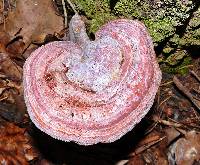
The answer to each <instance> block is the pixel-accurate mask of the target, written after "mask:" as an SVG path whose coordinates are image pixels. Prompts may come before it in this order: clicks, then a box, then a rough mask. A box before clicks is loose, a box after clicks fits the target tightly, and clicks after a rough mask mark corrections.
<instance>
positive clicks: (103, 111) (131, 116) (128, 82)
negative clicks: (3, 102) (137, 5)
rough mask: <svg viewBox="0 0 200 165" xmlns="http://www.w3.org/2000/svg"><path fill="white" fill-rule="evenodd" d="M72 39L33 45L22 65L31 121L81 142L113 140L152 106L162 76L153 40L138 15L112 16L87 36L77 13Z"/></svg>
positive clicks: (51, 132) (71, 28)
mask: <svg viewBox="0 0 200 165" xmlns="http://www.w3.org/2000/svg"><path fill="white" fill-rule="evenodd" d="M69 31H70V41H56V42H51V43H49V44H46V45H44V46H42V47H40V48H38V49H37V50H35V51H34V52H33V53H32V54H31V55H30V56H29V57H28V59H27V60H26V62H25V64H24V68H23V76H24V78H23V84H24V97H25V102H26V105H27V110H28V113H29V115H30V118H31V120H32V121H33V123H34V124H35V125H36V126H37V127H38V128H39V129H40V130H42V131H44V132H45V133H47V134H48V135H50V136H52V137H54V138H56V139H59V140H63V141H74V142H76V143H78V144H80V145H92V144H96V143H99V142H101V143H110V142H113V141H115V140H117V139H119V138H120V137H122V136H123V135H124V134H126V133H127V132H129V131H130V130H132V129H133V127H134V126H135V125H136V124H137V123H139V122H140V120H141V119H142V118H143V117H144V116H145V115H146V113H147V112H148V111H149V109H150V108H151V106H152V104H153V102H154V98H155V95H156V92H157V89H158V87H159V84H160V81H161V71H160V69H159V66H158V63H157V61H156V57H155V52H154V48H153V43H152V40H151V38H150V36H149V34H148V32H147V29H146V28H145V26H144V25H143V24H142V23H141V22H139V21H133V20H128V19H118V20H114V21H110V22H108V23H107V24H105V25H104V26H102V27H101V28H100V30H99V31H98V32H97V33H96V36H95V37H96V38H95V40H94V41H90V39H89V37H88V36H87V33H86V30H85V25H84V22H83V21H82V20H81V17H80V16H79V15H78V14H75V15H74V16H73V17H72V19H71V21H70V25H69Z"/></svg>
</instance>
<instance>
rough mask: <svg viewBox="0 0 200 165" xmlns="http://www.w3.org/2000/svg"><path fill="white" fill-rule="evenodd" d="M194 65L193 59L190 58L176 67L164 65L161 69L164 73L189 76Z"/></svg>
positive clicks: (185, 58)
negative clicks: (190, 67) (191, 66)
mask: <svg viewBox="0 0 200 165" xmlns="http://www.w3.org/2000/svg"><path fill="white" fill-rule="evenodd" d="M191 63H192V58H191V57H190V56H187V57H184V59H182V61H181V62H180V63H179V64H177V65H175V66H171V65H168V64H166V63H165V64H162V65H161V69H162V71H163V72H166V73H173V74H177V73H178V74H182V75H184V74H187V73H188V71H189V66H190V64H191Z"/></svg>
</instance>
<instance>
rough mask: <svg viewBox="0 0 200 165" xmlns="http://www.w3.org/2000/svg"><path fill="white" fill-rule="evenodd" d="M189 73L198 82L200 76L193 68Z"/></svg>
mask: <svg viewBox="0 0 200 165" xmlns="http://www.w3.org/2000/svg"><path fill="white" fill-rule="evenodd" d="M190 73H191V74H192V75H193V76H194V77H195V78H196V79H197V80H198V81H199V82H200V77H199V76H198V75H197V74H196V73H195V72H194V71H193V70H191V71H190Z"/></svg>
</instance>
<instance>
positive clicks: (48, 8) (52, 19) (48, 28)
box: [6, 0, 63, 45]
mask: <svg viewBox="0 0 200 165" xmlns="http://www.w3.org/2000/svg"><path fill="white" fill-rule="evenodd" d="M16 3H17V4H16V9H15V10H13V11H11V12H9V14H8V19H7V22H6V31H7V32H8V33H9V35H10V36H11V37H13V38H14V37H16V36H15V34H16V33H17V32H18V33H19V34H18V36H22V37H23V42H24V43H25V45H29V44H30V43H31V42H32V41H37V40H38V39H40V38H41V36H43V34H45V35H46V34H54V32H59V31H60V30H62V29H63V18H62V17H60V16H58V15H56V13H55V11H54V8H53V5H52V1H51V0H18V1H16Z"/></svg>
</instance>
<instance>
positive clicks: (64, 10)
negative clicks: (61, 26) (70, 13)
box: [62, 0, 67, 27]
mask: <svg viewBox="0 0 200 165" xmlns="http://www.w3.org/2000/svg"><path fill="white" fill-rule="evenodd" d="M65 5H66V4H65V0H62V6H63V13H64V22H65V27H67V10H66V7H65Z"/></svg>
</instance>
